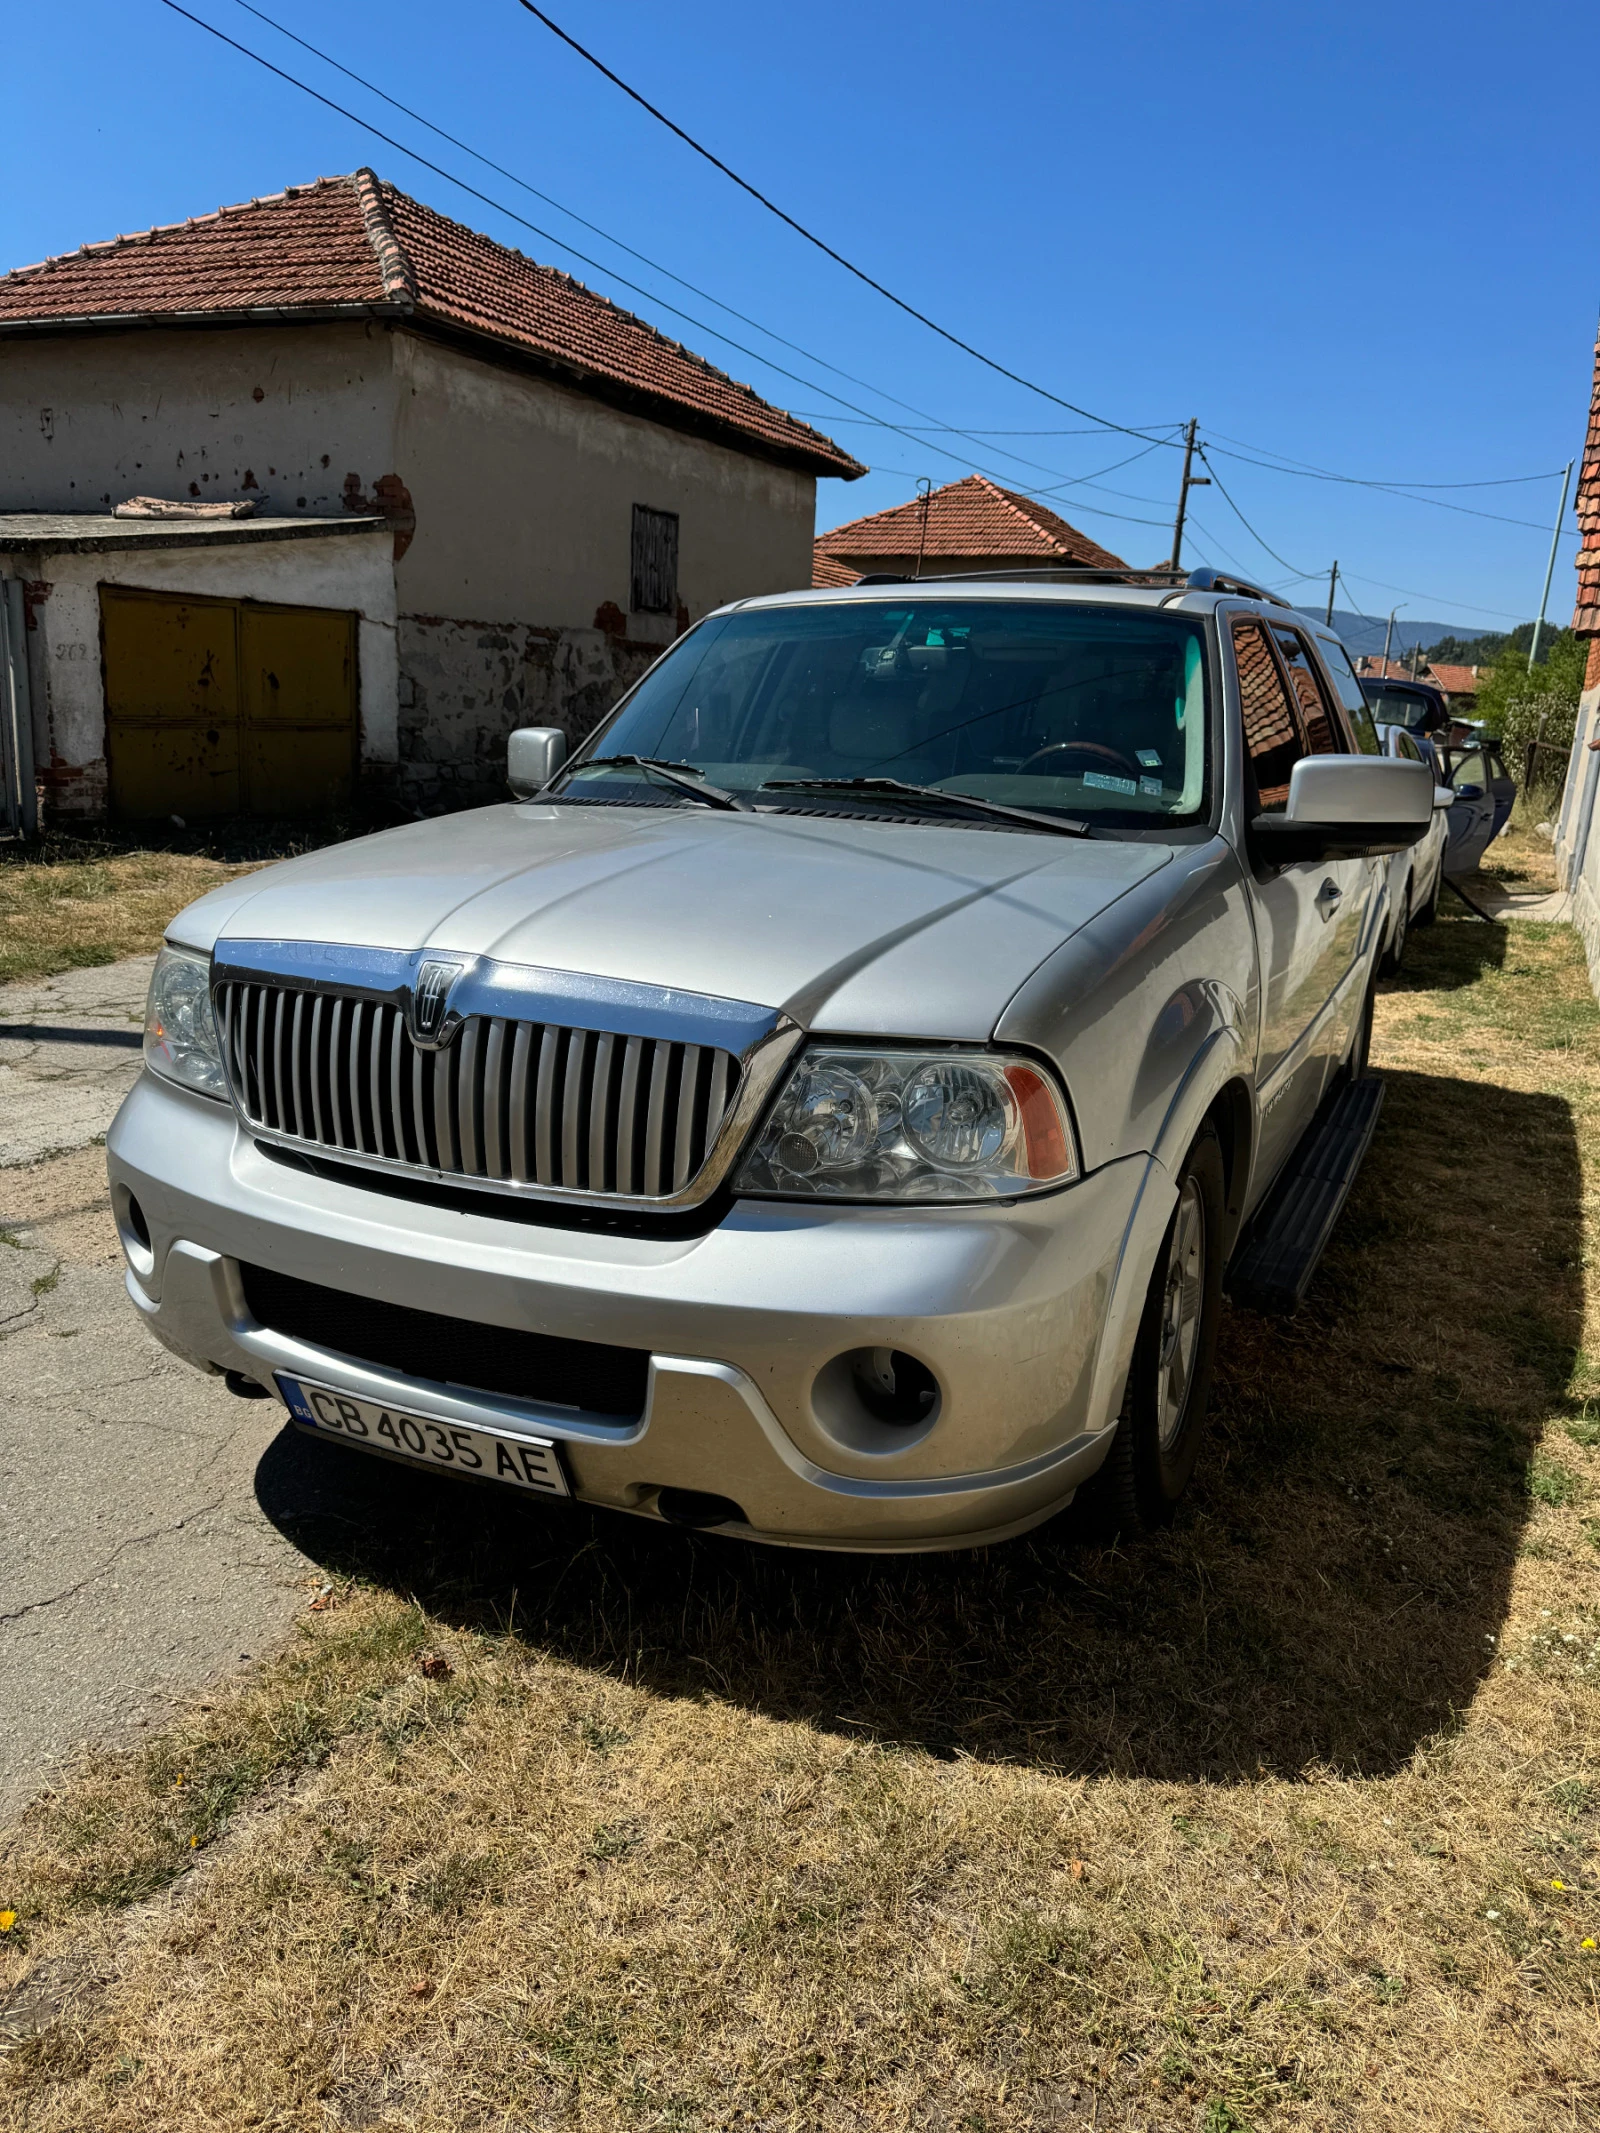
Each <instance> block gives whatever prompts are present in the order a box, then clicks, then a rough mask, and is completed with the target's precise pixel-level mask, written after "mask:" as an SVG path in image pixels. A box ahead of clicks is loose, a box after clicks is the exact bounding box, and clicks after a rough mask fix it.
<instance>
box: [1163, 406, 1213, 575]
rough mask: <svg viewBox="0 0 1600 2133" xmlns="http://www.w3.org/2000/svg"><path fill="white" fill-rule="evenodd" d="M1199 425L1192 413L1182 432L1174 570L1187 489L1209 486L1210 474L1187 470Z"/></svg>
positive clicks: (1186, 511)
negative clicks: (1187, 424) (1181, 463)
mask: <svg viewBox="0 0 1600 2133" xmlns="http://www.w3.org/2000/svg"><path fill="white" fill-rule="evenodd" d="M1199 427H1200V418H1199V416H1198V415H1194V416H1191V417H1190V421H1189V427H1188V429H1187V430H1186V431H1185V432H1184V439H1183V483H1182V486H1181V487H1180V488H1179V490H1178V520H1177V524H1176V525H1175V526H1174V527H1173V529H1172V565H1171V567H1172V568H1173V569H1174V570H1176V569H1177V568H1178V559H1179V557H1180V556H1181V555H1182V554H1183V522H1184V520H1185V519H1186V518H1187V517H1188V515H1189V491H1190V490H1191V489H1209V488H1210V486H1211V476H1210V475H1209V474H1191V473H1190V471H1189V470H1190V468H1191V467H1192V466H1193V465H1194V433H1195V431H1196V430H1197V429H1198V428H1199Z"/></svg>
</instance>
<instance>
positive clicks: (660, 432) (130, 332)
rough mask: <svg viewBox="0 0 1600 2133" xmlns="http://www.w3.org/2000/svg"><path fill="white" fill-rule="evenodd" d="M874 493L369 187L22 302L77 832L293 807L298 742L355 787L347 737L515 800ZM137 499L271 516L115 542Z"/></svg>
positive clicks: (682, 370)
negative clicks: (821, 497) (832, 491)
mask: <svg viewBox="0 0 1600 2133" xmlns="http://www.w3.org/2000/svg"><path fill="white" fill-rule="evenodd" d="M863 471H864V469H862V468H861V467H860V466H859V465H858V464H857V462H856V461H854V460H853V459H851V458H850V457H849V456H848V455H847V454H846V453H844V452H843V451H841V450H840V449H839V447H838V446H837V445H834V444H833V443H831V442H830V441H829V440H828V439H827V438H825V437H823V436H821V435H820V434H819V433H818V432H816V431H815V430H812V429H810V428H809V427H807V426H806V425H805V424H803V423H801V422H798V421H796V420H794V419H793V418H792V417H791V416H788V415H786V414H784V413H782V412H781V411H780V410H779V409H776V408H774V407H771V406H770V405H768V404H767V403H766V402H765V401H763V400H761V399H760V398H759V397H758V396H757V395H756V394H755V393H753V392H751V391H750V390H749V389H748V387H745V386H742V385H739V384H737V383H735V382H734V381H733V380H731V379H729V378H728V377H726V376H724V374H723V373H722V372H720V371H717V370H715V369H713V368H712V367H711V366H710V365H709V364H707V363H704V362H702V361H701V360H700V359H699V358H698V357H696V356H694V355H691V354H690V353H689V352H688V351H687V350H685V349H683V348H682V347H680V346H679V345H678V344H677V343H675V342H671V341H668V340H667V339H665V338H664V337H663V336H662V335H660V334H658V333H656V332H655V331H654V329H652V328H651V327H649V326H646V325H645V324H643V322H642V321H640V320H638V319H636V318H633V317H632V316H631V315H630V314H628V313H627V312H624V311H621V310H619V309H617V308H616V307H615V306H614V305H612V304H610V303H608V302H607V301H606V300H605V299H603V298H601V297H599V296H596V295H595V294H594V293H593V292H592V291H590V290H588V289H585V288H583V287H582V286H581V285H580V284H579V283H576V282H574V281H571V280H569V279H568V278H567V277H566V276H565V275H562V274H558V273H556V272H554V271H553V270H551V269H549V268H546V267H541V266H538V265H536V264H535V263H534V262H532V261H530V260H527V259H525V258H523V257H522V256H521V254H519V253H516V252H513V251H510V250H508V249H506V248H505V247H504V246H501V245H497V244H494V243H492V242H491V241H490V240H489V239H488V238H485V237H482V236H479V235H477V234H476V233H475V232H473V231H471V230H469V229H466V228H465V227H464V226H463V225H461V224H459V223H454V222H450V221H448V220H446V219H445V218H444V217H443V216H440V215H437V214H435V213H434V212H433V211H432V210H431V209H429V208H426V207H423V206H421V205H420V204H419V203H418V202H416V201H414V200H411V199H409V198H408V197H407V196H406V195H405V194H403V193H400V192H398V191H396V190H395V189H394V188H393V187H392V186H388V185H384V184H382V183H381V182H380V181H379V180H378V179H377V178H376V177H374V176H373V174H372V173H371V172H370V171H360V172H357V173H356V174H355V175H354V176H352V177H346V178H333V179H322V180H319V181H318V182H317V183H316V184H315V185H311V186H305V187H299V188H295V189H292V190H290V191H288V192H285V193H283V194H280V195H278V196H276V197H274V198H272V199H268V200H260V201H253V202H250V203H248V204H247V205H245V206H243V207H238V208H226V209H223V210H220V211H219V212H218V213H217V214H214V215H209V216H205V217H202V218H199V219H197V220H195V221H192V222H187V223H183V224H179V225H174V226H172V227H170V228H166V229H159V230H153V231H150V232H147V233H145V234H144V235H142V236H138V237H124V238H117V239H116V240H114V241H113V242H111V243H109V244H102V245H91V246H86V247H85V248H84V249H83V250H82V251H80V252H77V253H73V254H70V255H68V256H66V257H64V258H61V259H57V260H49V261H46V262H45V263H44V264H43V265H41V266H38V267H30V268H24V269H20V270H18V271H17V272H15V273H13V274H9V275H6V276H4V277H0V576H12V577H15V578H19V579H21V580H22V581H24V584H25V587H26V592H27V600H26V607H27V614H28V618H29V641H28V662H27V664H28V672H29V675H30V677H31V680H32V698H33V702H32V721H33V737H34V748H35V755H36V760H37V764H38V769H39V776H40V781H41V792H42V794H43V797H44V801H45V805H46V808H47V810H49V809H54V810H55V811H56V812H58V813H78V814H93V813H97V812H100V811H102V810H104V809H105V808H106V807H107V806H108V805H109V806H110V807H112V808H113V809H117V810H120V811H121V812H123V813H131V812H135V811H138V812H145V811H151V810H152V809H153V810H154V811H157V812H162V813H165V812H167V811H168V809H167V807H166V806H165V805H162V804H160V803H161V799H162V795H163V793H166V795H167V797H168V798H170V800H171V802H172V808H173V811H177V812H185V811H186V810H187V811H188V812H200V813H204V812H207V811H209V812H213V813H216V812H229V811H231V808H232V806H234V805H237V806H244V807H254V808H255V809H256V811H265V810H264V808H263V806H262V801H261V798H260V795H261V794H263V793H268V792H271V793H281V790H282V788H283V784H284V780H283V777H282V775H281V774H280V775H272V774H269V773H268V771H267V770H266V769H265V768H262V767H261V766H263V765H264V764H265V763H266V761H267V757H268V756H269V755H273V753H274V751H276V757H275V759H280V760H282V759H286V758H285V751H286V750H287V749H290V743H289V739H288V734H289V731H290V729H293V730H294V731H295V732H297V733H299V734H300V735H301V736H302V743H304V745H305V746H310V747H311V752H312V755H313V757H314V758H315V764H317V765H322V766H323V767H324V768H328V767H329V766H332V767H331V768H328V774H329V776H333V775H334V772H335V771H338V775H339V776H344V772H343V771H339V770H338V766H339V765H340V764H341V763H343V762H344V760H345V757H344V755H341V752H340V750H341V747H342V746H343V744H342V743H339V742H338V740H337V729H338V721H339V719H340V718H343V717H348V719H349V720H350V721H352V722H353V723H352V728H351V733H350V736H349V746H348V750H347V753H348V759H349V765H350V769H349V779H353V780H355V781H357V782H359V783H360V784H362V785H364V786H366V787H368V788H373V787H376V788H378V789H391V790H393V791H395V792H396V793H397V794H398V796H399V797H400V798H401V799H402V800H403V801H404V802H405V803H406V804H407V805H410V806H413V807H419V808H423V809H431V808H435V807H440V806H450V805H458V804H466V803H469V802H473V801H478V800H482V799H486V798H490V797H494V796H495V795H496V794H498V792H499V790H500V788H501V780H500V765H501V762H502V759H503V753H504V737H505V734H506V733H507V731H508V730H509V729H510V728H511V727H512V726H514V725H517V724H524V723H551V724H560V725H563V726H565V727H566V728H567V729H568V731H569V734H570V735H571V737H572V738H573V739H577V738H579V737H580V736H581V735H582V734H583V733H585V732H586V731H588V730H589V728H590V727H591V726H592V725H593V724H594V722H595V721H596V720H597V719H598V718H599V717H600V715H601V714H602V713H603V712H604V711H606V710H607V709H609V707H610V705H611V704H612V703H613V702H615V700H616V698H617V696H618V695H619V694H620V692H621V690H622V689H623V688H624V687H626V686H627V685H628V684H629V683H630V682H631V681H633V680H634V679H635V678H636V677H637V675H638V674H639V673H641V672H642V671H643V670H644V667H645V666H646V665H648V663H649V662H650V660H651V659H652V658H654V657H655V656H656V654H657V653H658V652H659V650H660V649H661V647H662V646H663V645H665V644H667V643H670V642H671V640H672V639H673V638H674V637H675V636H676V635H678V634H679V632H680V631H681V630H683V629H684V628H686V627H687V626H688V625H689V623H690V622H692V621H694V620H696V619H698V618H699V617H700V616H701V615H703V614H705V613H707V612H708V611H709V610H710V609H712V608H714V607H716V606H719V605H720V604H721V603H722V602H724V601H726V600H729V599H735V598H739V597H741V596H745V595H749V594H754V593H760V592H770V591H778V590H783V589H785V588H788V587H792V586H802V585H806V584H809V583H810V579H811V540H812V532H813V527H814V522H815V501H816V482H817V479H818V477H819V476H829V475H831V476H836V477H841V478H843V479H845V480H851V479H854V478H855V477H856V476H857V475H858V474H860V473H861V472H863ZM135 496H154V497H159V498H165V499H172V500H174V501H176V502H180V503H182V502H188V503H190V504H194V505H198V504H207V503H213V504H215V503H233V502H236V501H240V500H243V501H246V502H249V503H250V504H252V505H253V506H254V507H255V516H253V517H252V518H250V519H248V520H244V521H236V522H227V523H224V524H212V523H208V524H206V525H204V526H203V527H202V526H199V525H195V526H183V525H175V524H168V523H161V522H155V523H149V522H138V521H126V520H115V519H113V518H112V517H111V513H112V512H113V510H114V509H115V507H116V506H117V505H119V504H124V503H125V502H126V501H127V500H128V499H129V498H131V497H135ZM119 588H120V589H121V590H120V592H119V591H118V589H119ZM134 593H139V594H148V595H150V598H149V599H148V600H147V601H144V602H143V603H142V604H141V602H139V601H137V600H134V599H133V598H132V597H131V596H132V594H134ZM256 608H259V609H262V610H265V609H271V610H273V611H274V613H275V614H276V616H277V620H276V621H275V622H273V623H272V624H271V626H270V627H269V626H268V622H267V619H266V617H265V616H264V614H257V613H253V612H247V611H248V610H252V609H256ZM296 615H299V616H300V617H301V619H300V620H299V621H296V620H295V616H296ZM318 616H320V617H321V618H322V623H319V622H318V620H317V617H318ZM335 616H338V617H343V618H344V621H343V623H342V624H340V625H339V626H338V627H334V626H333V623H332V620H331V618H333V617H335ZM323 624H326V625H327V626H326V627H324V626H322V625H323ZM341 629H344V630H345V631H346V635H347V637H348V643H349V645H350V647H351V648H352V649H351V651H350V653H349V662H353V664H352V665H351V668H350V671H349V673H348V674H346V675H344V676H343V678H342V679H341V678H340V677H339V676H335V675H333V674H332V671H331V668H329V666H328V661H329V660H330V659H335V660H337V659H343V658H344V657H345V655H344V654H343V653H342V652H341V651H340V650H339V647H340V646H342V645H343V644H344V643H345V642H346V635H341V634H340V630H341ZM291 669H293V672H294V674H296V675H298V676H300V677H301V680H300V681H299V682H293V681H291V680H289V679H286V677H287V676H289V674H290V671H291ZM230 677H231V678H230ZM302 683H303V685H304V688H308V689H310V690H311V693H312V695H313V696H316V697H317V701H316V702H315V703H312V702H310V700H309V699H303V698H302V697H301V696H297V695H296V693H295V692H296V690H297V689H299V688H301V686H302ZM324 684H326V687H324ZM230 689H231V692H232V693H231V696H230V694H229V691H230ZM319 691H320V692H321V694H320V695H319V694H318V692H319ZM341 692H342V693H341ZM219 706H220V707H221V709H220V712H219ZM341 706H343V707H345V708H344V709H341V708H340V707H341ZM302 712H303V713H304V716H301V715H300V713H302ZM213 713H218V715H217V716H215V717H213V716H212V714H213ZM164 722H165V723H164ZM169 727H170V728H171V729H172V730H171V731H169V730H168V728H169ZM180 729H181V731H180ZM209 734H216V735H218V736H219V737H218V738H217V739H216V740H214V741H212V740H208V739H207V738H206V736H207V735H209ZM306 735H314V736H320V737H319V738H316V739H315V741H314V744H313V743H311V742H305V736H306ZM295 745H296V746H301V743H296V744H295ZM208 751H210V752H209V754H208ZM291 752H292V751H291ZM302 752H303V750H302ZM252 763H254V764H256V765H257V771H258V774H256V775H255V776H254V782H252V773H251V771H250V768H249V766H250V765H251V764H252ZM164 765H165V766H167V767H166V768H163V766H164ZM239 765H242V766H244V767H243V768H238V767H237V766H239ZM313 769H314V770H315V765H314V766H313ZM169 773H170V775H169ZM317 774H320V773H317ZM164 781H166V782H165V783H164ZM312 782H313V783H315V776H313V778H312ZM347 782H348V781H347ZM169 787H170V790H168V788H169ZM253 795H254V796H253ZM208 796H209V799H208ZM333 797H334V798H337V797H338V796H337V795H334V796H333ZM318 802H320V803H321V804H332V800H331V799H330V796H329V794H328V792H326V791H320V790H319V791H318V792H316V793H308V794H307V795H306V804H307V805H308V806H309V805H311V804H313V803H318Z"/></svg>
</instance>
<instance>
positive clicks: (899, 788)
mask: <svg viewBox="0 0 1600 2133" xmlns="http://www.w3.org/2000/svg"><path fill="white" fill-rule="evenodd" d="M761 790H762V791H763V792H856V793H862V794H865V795H866V796H868V797H869V798H876V797H877V796H878V795H880V794H881V795H882V796H883V798H884V799H886V800H937V801H939V802H940V803H941V804H942V805H943V806H945V807H969V808H976V809H977V811H978V813H979V814H982V815H998V816H999V818H1000V820H1001V821H1002V822H1022V823H1026V825H1027V826H1028V828H1029V829H1042V830H1054V831H1055V833H1056V835H1057V836H1059V837H1087V836H1088V834H1089V825H1088V823H1087V822H1078V821H1075V820H1074V819H1073V817H1072V816H1071V815H1036V814H1034V813H1033V811H1032V810H1031V809H1030V808H1026V807H1005V806H1003V805H1002V804H1001V803H1000V801H998V800H980V799H979V798H978V796H977V794H976V793H970V792H946V791H945V789H944V787H943V786H941V785H906V784H903V783H902V782H901V780H900V779H899V778H768V780H767V782H766V783H765V785H763V786H762V787H761Z"/></svg>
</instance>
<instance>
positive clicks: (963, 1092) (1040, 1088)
mask: <svg viewBox="0 0 1600 2133" xmlns="http://www.w3.org/2000/svg"><path fill="white" fill-rule="evenodd" d="M1077 1175H1078V1157H1077V1149H1076V1146H1075V1145H1074V1142H1073V1138H1072V1125H1071V1122H1070V1120H1069V1119H1068V1117H1067V1107H1066V1105H1065V1103H1064V1102H1063V1101H1062V1098H1061V1096H1060V1093H1059V1092H1058V1090H1057V1089H1056V1087H1055V1084H1054V1082H1052V1081H1051V1079H1050V1078H1049V1076H1048V1075H1047V1074H1046V1073H1045V1072H1044V1070H1043V1069H1042V1068H1041V1067H1037V1066H1035V1065H1034V1064H1033V1063H1032V1061H1030V1060H1027V1059H1016V1058H1007V1057H1005V1056H1004V1055H1000V1054H996V1053H993V1052H913V1051H905V1052H867V1051H857V1050H855V1049H853V1048H846V1047H844V1046H831V1045H830V1046H822V1045H818V1046H816V1047H814V1048H813V1049H811V1050H809V1051H807V1052H805V1053H803V1054H802V1055H801V1057H800V1059H799V1060H798V1061H797V1062H796V1064H795V1066H794V1069H793V1071H792V1072H791V1074H790V1076H789V1079H788V1082H787V1083H786V1085H785V1087H784V1089H783V1092H782V1094H781V1095H780V1096H779V1098H778V1102H777V1104H776V1106H775V1108H774V1110H773V1112H772V1116H771V1117H770V1118H769V1119H768V1121H767V1123H766V1125H765V1127H764V1128H763V1129H762V1132H761V1136H760V1138H759V1140H758V1141H757V1142H756V1144H755V1146H754V1147H753V1148H752V1149H751V1151H750V1153H749V1154H748V1155H747V1156H746V1158H745V1160H744V1162H743V1164H742V1165H741V1167H740V1170H739V1173H738V1175H737V1177H736V1178H735V1179H734V1185H733V1189H734V1191H735V1192H749V1193H783V1194H786V1195H795V1196H797V1197H801V1198H805V1199H813V1198H819V1197H820V1198H831V1199H848V1200H992V1199H996V1198H1000V1197H1006V1198H1010V1197H1014V1196H1015V1195H1016V1194H1018V1193H1024V1192H1039V1191H1042V1190H1043V1189H1044V1188H1045V1187H1046V1186H1050V1185H1065V1184H1067V1183H1068V1182H1069V1181H1070V1180H1071V1179H1073V1178H1075V1177H1076V1176H1077Z"/></svg>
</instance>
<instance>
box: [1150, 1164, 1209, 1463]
mask: <svg viewBox="0 0 1600 2133" xmlns="http://www.w3.org/2000/svg"><path fill="white" fill-rule="evenodd" d="M1205 1279H1206V1216H1205V1203H1204V1201H1203V1200H1202V1198H1201V1194H1200V1183H1199V1180H1198V1179H1197V1178H1194V1177H1188V1178H1185V1179H1184V1181H1183V1191H1182V1193H1181V1194H1180V1196H1179V1199H1178V1212H1177V1214H1176V1215H1175V1216H1174V1217H1173V1222H1172V1243H1171V1245H1170V1247H1169V1248H1168V1252H1167V1280H1166V1289H1165V1293H1164V1295H1163V1297H1162V1304H1161V1356H1160V1362H1159V1364H1158V1366H1157V1374H1156V1386H1157V1394H1158V1398H1159V1401H1160V1408H1159V1411H1158V1416H1157V1424H1156V1426H1157V1429H1158V1431H1159V1434H1160V1439H1161V1449H1162V1450H1163V1451H1170V1449H1171V1448H1172V1446H1173V1444H1174V1443H1176V1441H1177V1438H1178V1435H1179V1433H1180V1431H1181V1430H1182V1428H1183V1421H1184V1414H1185V1411H1186V1409H1187V1407H1188V1404H1189V1388H1190V1387H1191V1385H1192V1384H1193V1383H1194V1367H1195V1358H1196V1355H1197V1353H1198V1351H1199V1346H1200V1307H1201V1304H1202V1302H1203V1300H1204V1297H1205Z"/></svg>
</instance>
